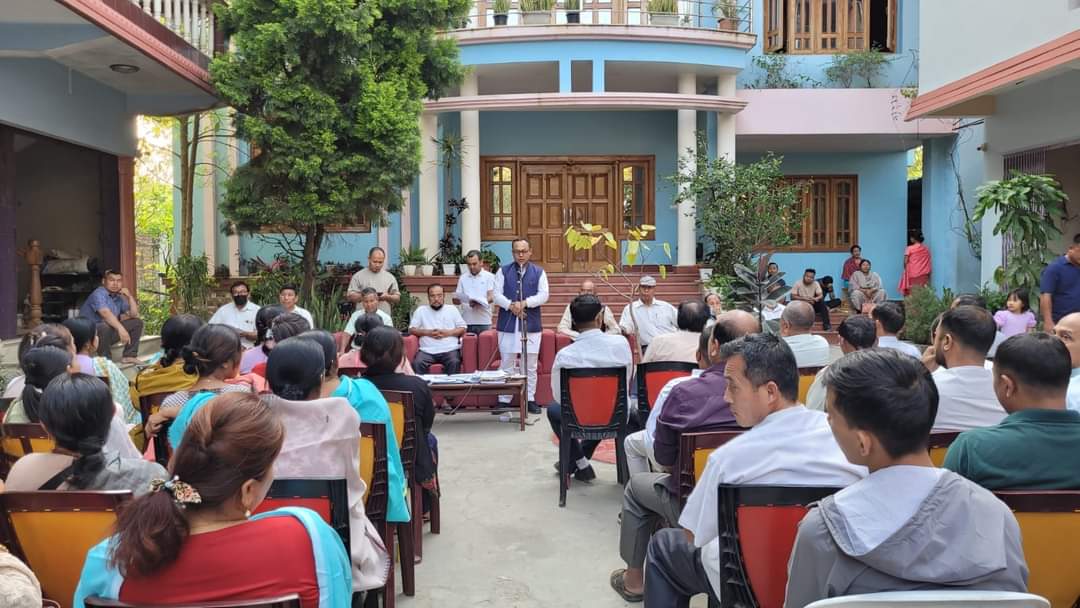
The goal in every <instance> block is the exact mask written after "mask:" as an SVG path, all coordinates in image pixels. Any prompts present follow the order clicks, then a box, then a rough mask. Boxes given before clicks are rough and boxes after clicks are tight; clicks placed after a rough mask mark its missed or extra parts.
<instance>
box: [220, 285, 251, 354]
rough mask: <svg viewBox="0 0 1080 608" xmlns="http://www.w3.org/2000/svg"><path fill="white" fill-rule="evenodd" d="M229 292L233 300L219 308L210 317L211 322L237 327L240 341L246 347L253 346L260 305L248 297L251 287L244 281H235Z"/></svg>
mask: <svg viewBox="0 0 1080 608" xmlns="http://www.w3.org/2000/svg"><path fill="white" fill-rule="evenodd" d="M229 292H230V293H231V294H232V302H230V303H228V304H225V305H224V306H222V307H221V308H219V309H217V312H215V313H214V316H212V317H210V323H217V324H220V325H228V326H229V327H231V328H233V329H235V330H236V333H238V334H240V343H241V344H243V345H244V348H251V347H252V345H254V344H255V337H256V333H255V314H256V313H258V312H259V305H258V304H256V303H254V302H252V301H251V300H249V299H248V296H249V295H250V293H251V289H250V288H249V287H248V284H247V283H245V282H243V281H237V282H235V283H233V284H232V288H231V289H230V290H229Z"/></svg>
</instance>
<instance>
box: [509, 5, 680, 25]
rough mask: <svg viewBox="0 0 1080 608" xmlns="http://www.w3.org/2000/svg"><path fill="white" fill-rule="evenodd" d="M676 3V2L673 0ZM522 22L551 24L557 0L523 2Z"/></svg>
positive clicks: (526, 23) (527, 23)
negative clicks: (552, 12) (552, 11)
mask: <svg viewBox="0 0 1080 608" xmlns="http://www.w3.org/2000/svg"><path fill="white" fill-rule="evenodd" d="M671 1H672V2H675V0H671ZM519 6H520V7H521V22H522V23H524V24H525V25H547V24H550V23H551V10H552V9H553V8H555V0H521V2H520V3H519Z"/></svg>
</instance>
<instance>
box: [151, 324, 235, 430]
mask: <svg viewBox="0 0 1080 608" xmlns="http://www.w3.org/2000/svg"><path fill="white" fill-rule="evenodd" d="M240 352H241V348H240V336H239V335H238V334H237V333H236V330H234V329H233V328H231V327H229V326H228V325H204V326H202V327H200V328H199V329H198V330H196V331H195V334H194V335H192V336H191V343H190V344H188V345H187V346H185V347H183V348H182V349H181V353H182V356H183V358H184V371H185V372H187V373H189V374H196V375H197V376H198V378H199V379H198V380H196V381H195V384H193V385H191V388H189V389H187V390H182V391H177V392H176V393H173V394H172V395H169V396H168V397H166V398H165V400H164V401H162V402H161V409H159V410H158V412H157V413H156V414H152V415H151V416H150V419H149V420H147V422H146V435H147V436H148V437H153V436H155V435H157V434H158V433H159V432H161V428H162V426H163V425H164V424H165V423H166V422H167V421H169V420H173V419H175V418H177V417H181V416H183V417H185V418H186V420H190V416H191V414H192V413H194V412H190V413H186V414H185V413H184V412H185V410H187V409H188V407H189V406H192V407H197V406H198V405H201V404H203V403H205V402H206V401H209V400H210V399H212V398H213V397H215V396H216V395H219V394H221V393H228V392H251V389H250V387H249V386H247V385H245V384H229V383H228V382H226V380H229V379H231V378H233V377H235V376H236V374H237V372H238V371H239V370H240ZM185 424H186V422H185ZM179 438H180V434H179V433H174V432H173V430H172V429H170V430H169V444H170V445H171V446H172V447H173V449H176V446H177V444H178V443H179Z"/></svg>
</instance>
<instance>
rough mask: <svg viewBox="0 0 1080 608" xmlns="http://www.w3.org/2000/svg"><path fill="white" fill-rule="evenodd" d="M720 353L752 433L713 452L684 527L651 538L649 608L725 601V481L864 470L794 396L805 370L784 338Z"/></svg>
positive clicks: (841, 480)
mask: <svg viewBox="0 0 1080 608" xmlns="http://www.w3.org/2000/svg"><path fill="white" fill-rule="evenodd" d="M721 354H722V355H723V356H724V357H725V358H726V359H727V364H726V366H725V368H724V379H725V383H726V387H727V390H726V391H725V394H724V398H725V400H727V401H728V402H729V403H730V404H731V412H732V414H734V415H735V420H736V422H738V424H739V426H741V427H744V428H748V429H749V430H747V431H746V432H744V433H743V434H742V435H741V436H739V437H737V438H735V439H733V440H731V441H729V442H727V443H725V444H724V445H722V446H720V447H719V448H717V449H716V450H715V451H714V452H713V453H712V454H710V455H709V460H708V464H706V465H705V472H704V473H703V474H702V476H701V479H700V480H699V481H698V483H697V485H696V486H694V491H693V492H692V493H691V494H690V498H689V500H687V502H686V507H685V508H683V510H682V515H681V516H680V517H679V525H680V526H682V527H683V528H685V529H684V530H681V529H679V528H667V529H664V530H660V531H658V532H657V533H656V534H654V535H653V538H652V541H651V542H650V543H649V550H648V554H647V557H646V562H647V564H648V565H647V567H646V568H645V596H646V601H645V605H646V606H648V607H649V608H664V607H667V606H671V607H673V608H674V607H676V606H678V607H685V606H687V604H688V602H689V600H690V597H691V596H693V595H696V594H698V593H708V594H709V596H710V598H711V599H712V600H713V601H716V602H717V603H719V596H720V539H719V534H720V531H719V524H718V522H717V516H716V514H717V512H718V511H719V508H718V505H717V491H716V488H717V486H719V485H720V484H766V485H804V486H805V485H813V486H846V485H848V484H851V483H854V482H856V481H858V480H859V479H861V478H862V477H864V476H865V475H866V469H865V468H864V467H861V466H856V465H853V464H851V463H849V462H848V461H847V459H846V458H844V454H843V452H841V451H840V446H838V445H837V444H836V440H835V439H833V436H832V432H831V431H830V430H829V423H828V422H827V420H826V418H825V414H822V413H821V412H813V411H810V410H808V409H806V408H805V407H803V406H801V405H799V404H798V402H797V401H796V400H797V399H798V396H799V372H798V369H797V368H796V367H795V355H794V354H793V353H792V352H791V349H790V348H789V347H788V346H787V344H785V343H784V341H783V340H781V339H779V338H777V337H776V336H769V335H762V334H755V335H750V336H746V337H744V338H740V339H738V340H735V341H734V342H729V343H727V344H725V345H724V347H723V349H722V350H721ZM614 582H615V581H614V580H613V581H612V583H613V584H614Z"/></svg>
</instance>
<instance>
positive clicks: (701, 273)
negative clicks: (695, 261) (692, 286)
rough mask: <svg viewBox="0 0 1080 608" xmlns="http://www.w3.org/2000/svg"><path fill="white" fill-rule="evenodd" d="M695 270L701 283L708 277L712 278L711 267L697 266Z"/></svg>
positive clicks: (706, 280)
mask: <svg viewBox="0 0 1080 608" xmlns="http://www.w3.org/2000/svg"><path fill="white" fill-rule="evenodd" d="M697 271H698V278H699V279H701V282H702V283H706V282H708V280H709V279H711V278H712V271H713V269H712V268H698V269H697Z"/></svg>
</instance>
